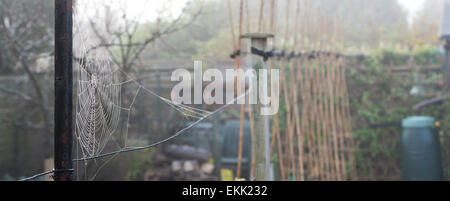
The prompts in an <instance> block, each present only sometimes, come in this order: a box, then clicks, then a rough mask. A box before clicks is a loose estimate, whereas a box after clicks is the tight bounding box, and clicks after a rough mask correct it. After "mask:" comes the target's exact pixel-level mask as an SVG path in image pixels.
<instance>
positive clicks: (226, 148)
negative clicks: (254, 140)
mask: <svg viewBox="0 0 450 201" xmlns="http://www.w3.org/2000/svg"><path fill="white" fill-rule="evenodd" d="M240 125H241V124H240V121H239V120H232V121H227V122H226V123H225V124H224V125H223V127H222V130H221V135H222V139H221V147H222V150H221V159H220V162H221V167H222V168H226V169H230V170H233V171H235V170H236V168H237V163H238V149H239V130H240ZM249 125H250V124H249V122H248V121H245V122H244V136H243V147H242V148H243V150H242V169H241V172H242V178H247V179H248V178H249V176H250V175H249V174H250V160H251V135H250V126H249ZM234 174H235V173H234Z"/></svg>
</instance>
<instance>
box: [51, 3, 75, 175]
mask: <svg viewBox="0 0 450 201" xmlns="http://www.w3.org/2000/svg"><path fill="white" fill-rule="evenodd" d="M54 117H55V119H54V121H55V130H54V132H55V133H54V155H55V162H54V163H55V169H54V179H55V181H72V179H73V177H72V173H73V169H72V168H73V165H72V0H55V115H54Z"/></svg>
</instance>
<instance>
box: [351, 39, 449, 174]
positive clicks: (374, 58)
mask: <svg viewBox="0 0 450 201" xmlns="http://www.w3.org/2000/svg"><path fill="white" fill-rule="evenodd" d="M413 56H414V58H415V59H416V65H419V66H420V65H425V64H430V63H431V64H435V63H438V62H439V61H438V60H435V59H434V58H436V52H435V51H434V50H432V49H430V48H427V47H421V48H416V49H415V50H414V51H413ZM409 59H410V55H408V54H407V52H405V51H399V50H377V51H374V52H373V53H372V54H371V55H369V56H368V58H366V59H365V60H364V61H363V62H362V63H361V65H359V66H360V67H356V68H350V69H349V71H348V74H347V80H348V88H349V93H350V105H351V113H352V114H353V116H352V124H353V126H354V127H353V132H354V138H355V140H356V142H357V143H356V144H357V147H356V165H357V173H358V176H359V179H362V180H399V179H401V169H400V168H401V167H400V153H401V151H400V139H401V123H400V122H401V120H402V119H404V118H405V117H407V116H410V115H414V113H413V111H412V108H413V106H414V105H415V104H417V103H419V102H421V101H423V100H425V99H426V97H416V96H412V95H409V91H410V89H411V88H412V86H413V85H414V79H413V77H414V76H415V73H414V72H411V73H410V74H408V75H406V76H405V75H403V76H399V75H398V74H395V73H392V72H391V71H389V69H387V68H388V66H395V65H406V64H407V63H408V61H409ZM357 66H358V65H357ZM440 90H442V89H440ZM429 111H433V112H434V113H431V112H427V113H428V114H429V115H432V116H434V117H437V116H439V114H437V113H441V111H442V110H436V108H433V109H431V108H430V109H429ZM441 115H442V114H441ZM449 120H450V119H449ZM443 147H444V146H443ZM447 152H448V151H447V150H444V153H447ZM447 169H448V168H446V171H447V172H448V171H449V170H447Z"/></svg>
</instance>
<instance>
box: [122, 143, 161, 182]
mask: <svg viewBox="0 0 450 201" xmlns="http://www.w3.org/2000/svg"><path fill="white" fill-rule="evenodd" d="M131 143H134V144H133V146H143V145H145V143H144V144H143V143H142V141H138V140H133V141H132V142H131ZM156 152H157V151H156V150H155V149H146V150H143V151H138V152H131V153H129V154H127V156H126V159H124V160H126V162H125V163H126V164H127V165H128V166H127V168H126V173H125V176H124V179H125V180H127V181H141V180H144V177H145V174H146V173H147V172H148V171H150V170H151V169H152V168H153V163H152V158H153V155H154V154H155V153H156Z"/></svg>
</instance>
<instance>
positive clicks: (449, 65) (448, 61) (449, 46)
mask: <svg viewBox="0 0 450 201" xmlns="http://www.w3.org/2000/svg"><path fill="white" fill-rule="evenodd" d="M444 49H445V68H446V69H447V93H450V38H447V39H446V40H445V46H444Z"/></svg>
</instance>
